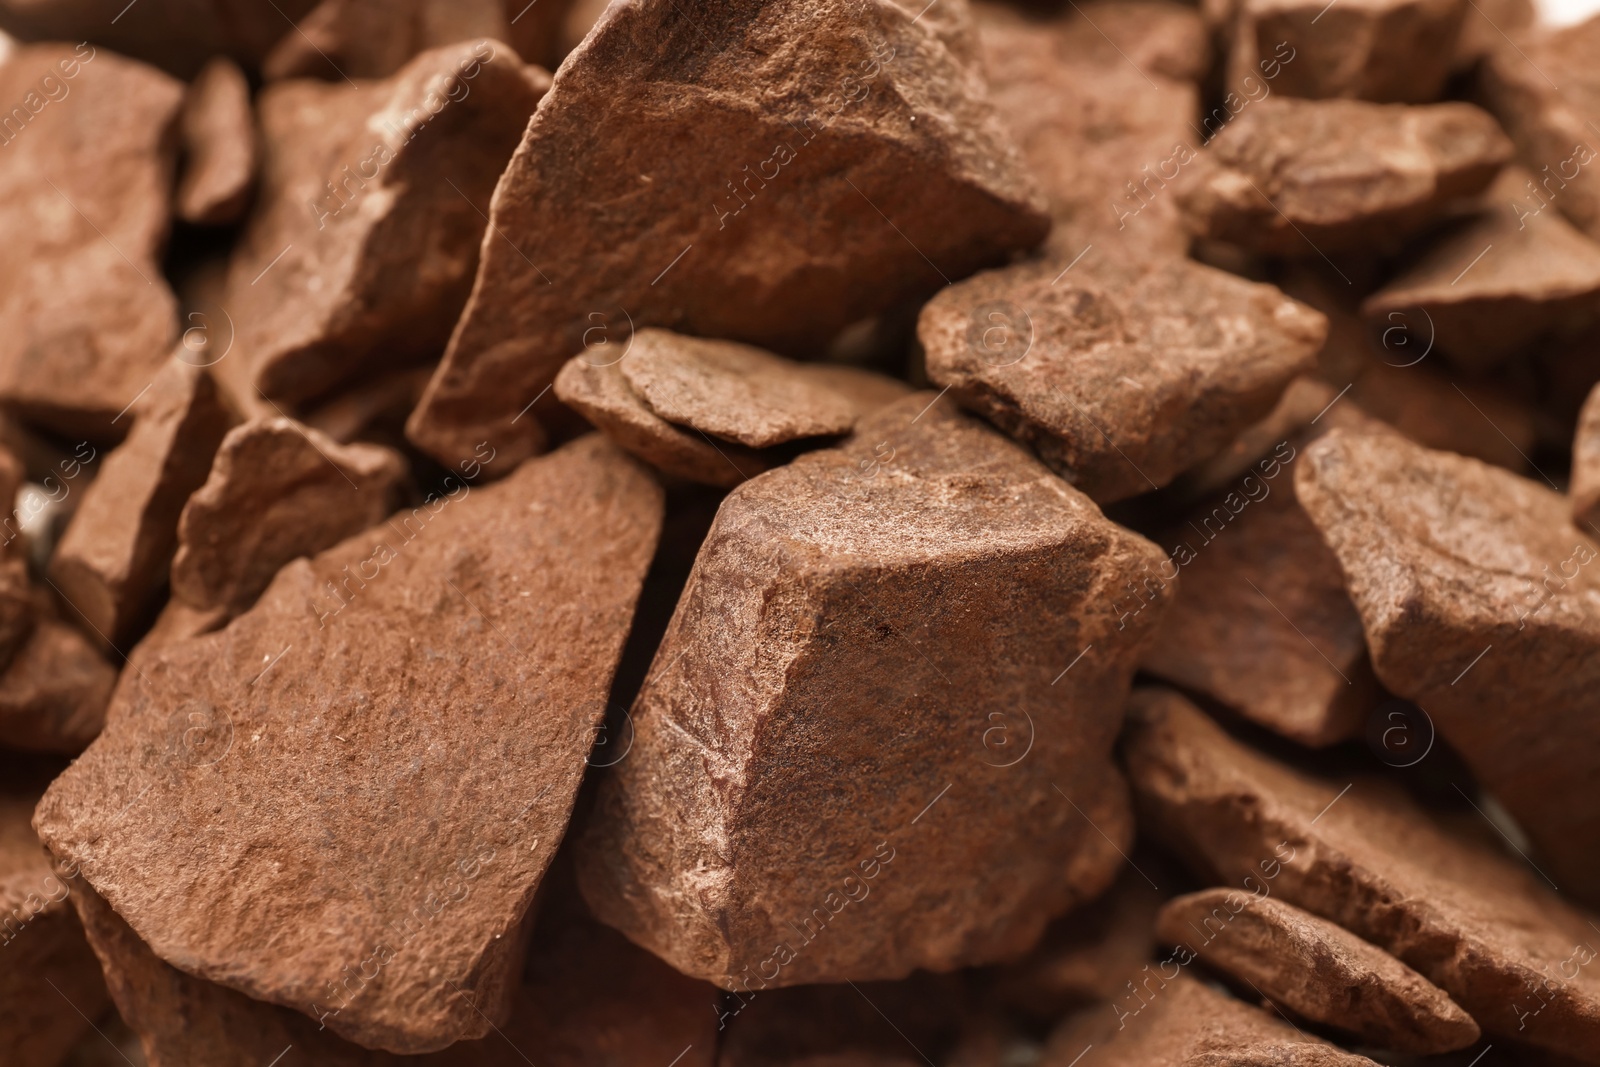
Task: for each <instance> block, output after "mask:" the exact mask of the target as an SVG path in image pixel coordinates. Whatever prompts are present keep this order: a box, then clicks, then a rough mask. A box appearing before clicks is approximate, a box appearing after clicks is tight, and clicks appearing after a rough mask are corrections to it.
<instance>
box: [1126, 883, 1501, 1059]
mask: <svg viewBox="0 0 1600 1067" xmlns="http://www.w3.org/2000/svg"><path fill="white" fill-rule="evenodd" d="M1156 932H1157V933H1158V934H1159V935H1160V936H1161V939H1162V940H1163V941H1164V942H1166V943H1167V944H1168V945H1176V946H1179V947H1181V948H1185V949H1187V950H1188V954H1189V955H1192V956H1196V957H1198V958H1199V960H1200V962H1202V963H1204V964H1205V965H1206V966H1208V967H1211V968H1213V969H1215V970H1218V971H1221V972H1223V973H1224V974H1227V975H1229V976H1231V977H1233V978H1235V979H1238V980H1239V981H1242V982H1245V983H1247V984H1248V985H1249V987H1250V988H1251V989H1252V990H1254V991H1256V992H1258V993H1260V994H1261V995H1262V996H1264V997H1266V998H1268V999H1269V1000H1271V1001H1272V1002H1273V1003H1275V1004H1277V1005H1279V1006H1280V1007H1283V1008H1287V1009H1288V1010H1289V1011H1292V1012H1294V1013H1295V1014H1296V1015H1297V1016H1299V1017H1300V1018H1304V1019H1310V1020H1311V1021H1312V1022H1315V1023H1321V1024H1323V1025H1324V1026H1331V1027H1333V1028H1335V1029H1337V1030H1342V1031H1344V1032H1346V1033H1349V1034H1354V1035H1355V1036H1356V1037H1358V1038H1359V1039H1360V1040H1361V1041H1362V1043H1364V1044H1367V1045H1372V1046H1375V1047H1377V1048H1385V1049H1394V1050H1396V1051H1398V1052H1413V1053H1417V1054H1419V1055H1433V1054H1437V1053H1441V1052H1450V1051H1452V1050H1454V1049H1459V1048H1466V1047H1467V1046H1468V1045H1470V1044H1472V1043H1473V1042H1474V1041H1476V1040H1478V1024H1477V1023H1475V1022H1473V1021H1472V1017H1471V1016H1469V1015H1468V1014H1467V1013H1466V1012H1464V1011H1462V1010H1461V1008H1460V1006H1458V1005H1457V1004H1456V1002H1455V1001H1453V1000H1451V999H1450V997H1449V994H1447V993H1445V992H1444V991H1443V990H1442V989H1440V988H1439V987H1438V986H1436V985H1434V984H1433V983H1432V982H1430V981H1428V980H1427V979H1426V978H1424V977H1422V976H1421V975H1420V974H1418V973H1417V972H1416V971H1413V970H1412V969H1411V968H1410V967H1407V966H1406V965H1405V964H1403V963H1401V962H1400V961H1399V960H1397V959H1395V958H1394V957H1393V956H1391V955H1389V954H1388V953H1387V952H1385V951H1383V949H1381V948H1378V947H1377V946H1376V945H1371V944H1368V943H1367V942H1365V941H1363V940H1361V939H1360V938H1359V937H1357V936H1356V935H1354V934H1352V933H1351V932H1350V931H1348V930H1346V929H1344V928H1343V927H1342V926H1336V925H1334V924H1333V923H1331V922H1328V921H1327V920H1326V919H1319V918H1317V917H1316V916H1315V915H1312V914H1311V913H1309V912H1306V911H1302V910H1301V909H1299V908H1297V907H1295V906H1294V905H1293V904H1286V903H1284V902H1283V901H1281V900H1273V899H1272V898H1271V897H1269V896H1266V895H1265V894H1264V893H1248V892H1245V891H1243V890H1239V889H1220V888H1219V889H1206V890H1202V891H1201V892H1198V893H1190V894H1188V895H1187V896H1181V897H1178V898H1177V899H1175V900H1172V901H1169V902H1168V903H1167V905H1166V906H1165V907H1163V908H1162V909H1161V915H1160V918H1159V919H1158V920H1157V925H1156Z"/></svg>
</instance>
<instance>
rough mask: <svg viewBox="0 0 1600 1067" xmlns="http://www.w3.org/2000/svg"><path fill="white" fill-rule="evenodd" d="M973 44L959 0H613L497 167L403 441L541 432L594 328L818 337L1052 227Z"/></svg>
mask: <svg viewBox="0 0 1600 1067" xmlns="http://www.w3.org/2000/svg"><path fill="white" fill-rule="evenodd" d="M972 51H973V49H972V39H971V29H970V16H969V15H968V13H967V10H966V7H965V5H964V4H962V3H960V2H958V0H951V2H946V3H943V4H940V5H938V6H936V7H934V8H932V9H931V10H929V11H927V12H925V13H924V15H923V17H922V18H920V19H918V18H917V17H916V15H915V13H914V12H910V11H908V10H906V9H905V8H902V7H900V6H898V5H897V4H894V3H891V2H889V0H822V2H811V0H804V2H802V0H781V2H758V0H716V2H714V3H710V4H707V5H703V6H702V7H701V8H700V9H699V10H697V12H696V14H695V16H694V17H693V18H690V17H688V16H686V15H685V14H683V13H682V12H681V10H680V8H679V7H678V6H677V5H676V4H674V3H673V2H671V0H632V2H628V3H619V4H613V5H612V6H611V7H609V8H608V9H607V10H606V12H605V14H604V15H603V16H602V17H601V20H600V23H599V24H598V25H597V26H596V27H595V30H594V32H593V33H591V34H590V35H589V37H587V38H586V39H585V40H584V42H583V44H582V45H580V46H579V47H578V49H577V50H576V51H574V52H573V53H572V55H570V56H569V57H568V58H567V59H566V61H565V62H564V63H563V64H562V67H561V71H560V77H559V78H558V79H557V80H556V83H555V84H554V85H553V86H552V88H551V95H550V98H549V100H547V101H546V102H545V103H544V104H543V105H542V106H541V107H540V108H539V112H538V114H537V115H536V116H535V117H534V120H533V122H532V123H530V124H529V126H528V130H527V134H526V136H525V137H524V138H523V142H522V145H521V146H520V147H519V148H518V149H517V152H516V155H515V157H514V158H513V159H512V161H511V165H510V167H509V168H508V169H507V170H506V173H505V174H504V176H503V177H502V178H501V181H500V185H499V187H498V188H497V190H496V192H495V197H494V203H493V206H492V208H491V209H490V219H491V236H489V237H488V238H486V240H485V242H484V246H483V259H482V263H481V264H480V266H479V270H478V277H477V280H476V282H475V283H474V285H473V292H472V297H471V299H470V300H469V301H468V304H467V308H466V311H465V312H464V313H463V316H462V319H461V321H460V323H459V324H458V325H457V328H456V331H455V333H454V335H453V336H452V337H451V340H450V346H449V348H448V349H447V351H446V353H445V357H444V362H443V363H442V364H441V365H440V367H439V370H438V373H437V374H436V375H435V377H434V379H433V381H432V382H431V383H430V384H429V387H428V391H427V393H426V394H425V395H424V397H423V400H422V404H421V405H420V406H419V407H418V408H417V410H416V412H415V413H414V414H413V415H412V418H411V421H410V423H409V428H408V433H409V435H410V437H411V439H412V440H413V441H414V442H416V443H417V444H418V446H419V447H421V448H423V449H424V450H425V451H427V452H429V453H431V454H433V455H434V456H436V457H438V458H440V459H442V460H447V461H448V460H451V459H453V457H455V456H456V455H458V454H463V453H464V451H470V448H471V446H472V443H474V442H476V441H479V440H483V439H485V438H487V439H489V440H490V441H491V442H493V443H494V445H495V447H497V448H499V449H501V450H502V451H503V452H504V453H505V454H506V455H507V456H509V457H512V458H520V457H521V456H524V455H527V454H528V453H530V452H532V451H536V450H537V449H539V448H541V447H542V446H543V443H544V437H545V431H544V430H543V429H542V428H541V425H540V416H539V413H538V412H537V411H532V412H528V413H527V414H524V412H525V411H526V409H527V408H528V406H529V405H530V404H533V403H535V402H536V400H537V399H538V397H539V395H540V393H541V391H542V390H543V389H544V388H545V387H546V386H548V385H549V383H550V382H551V381H552V380H553V379H554V378H555V376H556V373H557V371H559V370H560V368H561V366H562V364H563V363H564V362H566V360H567V359H568V358H569V357H571V356H573V355H575V354H577V353H578V352H579V351H581V350H582V349H583V348H584V347H585V345H586V344H590V343H593V333H592V331H594V330H595V329H597V328H599V329H601V330H602V331H603V330H606V329H609V330H612V331H615V332H616V333H618V334H620V333H622V332H624V331H627V330H631V329H635V328H641V327H645V326H665V327H669V328H671V329H675V330H679V331H681V332H684V333H690V334H695V335H700V336H711V337H724V338H729V339H733V340H739V341H745V342H749V343H753V344H758V345H761V346H762V347H766V348H771V349H774V350H776V351H780V352H794V351H797V350H806V349H813V348H815V347H816V346H818V345H820V344H823V343H825V342H826V341H827V340H829V339H830V338H831V337H832V336H833V335H834V334H836V333H838V331H839V330H840V329H842V328H843V327H845V326H846V325H849V324H850V323H852V322H855V321H858V320H860V319H862V318H864V317H866V316H868V315H870V314H873V313H875V312H877V311H880V310H882V309H884V308H886V307H890V306H892V305H893V304H895V303H896V302H897V301H900V300H903V299H905V298H908V297H911V296H914V295H917V294H920V293H926V292H930V291H932V290H933V289H934V288H936V287H937V286H938V285H939V284H941V283H942V282H944V281H946V280H947V279H949V278H953V277H961V276H962V275H965V274H968V273H971V272H972V271H973V270H975V269H977V268H978V267H981V266H984V265H986V264H989V263H992V262H995V261H997V260H998V259H1000V258H1002V257H1003V256H1004V255H1005V254H1006V253H1008V252H1010V251H1012V250H1015V249H1020V248H1027V247H1031V246H1033V245H1036V244H1038V243H1039V242H1040V241H1041V240H1042V239H1043V238H1044V235H1045V232H1046V230H1047V228H1048V219H1047V218H1046V216H1045V215H1044V214H1043V211H1042V205H1040V204H1039V203H1038V202H1037V193H1036V192H1035V191H1034V189H1033V186H1032V184H1031V182H1030V181H1029V180H1028V179H1027V178H1026V176H1025V175H1024V173H1023V171H1022V168H1021V166H1020V161H1019V160H1018V158H1017V153H1016V150H1015V149H1014V148H1013V147H1012V146H1011V145H1010V143H1009V142H1008V140H1007V139H1006V137H1005V134H1004V132H1003V130H1002V129H1001V127H1000V124H999V122H998V120H997V119H996V117H995V115H994V112H993V111H992V110H991V108H990V107H989V105H988V103H987V102H986V100H985V99H984V93H983V82H982V75H981V72H980V71H979V69H978V66H977V60H976V57H975V56H974V55H972V54H971V53H972ZM623 119H625V120H626V123H625V125H618V122H619V121H620V120H623ZM600 129H604V130H605V136H604V137H601V136H598V135H597V133H596V131H597V130H600ZM668 144H670V146H671V147H670V150H668V149H666V148H665V146H666V145H668ZM575 145H582V146H584V147H583V148H582V149H581V150H578V151H574V146H575ZM647 145H660V146H662V150H661V151H655V150H651V149H647V148H642V147H641V146H647ZM599 205H605V209H604V210H600V208H599ZM574 249H584V250H587V251H586V253H585V254H583V255H574V254H573V250H574ZM586 335H588V336H586Z"/></svg>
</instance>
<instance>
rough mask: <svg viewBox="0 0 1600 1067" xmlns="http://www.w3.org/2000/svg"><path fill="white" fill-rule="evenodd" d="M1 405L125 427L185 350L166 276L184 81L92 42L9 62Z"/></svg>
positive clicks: (116, 429)
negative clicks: (176, 351) (179, 348)
mask: <svg viewBox="0 0 1600 1067" xmlns="http://www.w3.org/2000/svg"><path fill="white" fill-rule="evenodd" d="M0 100H3V101H4V102H5V104H4V106H5V107H7V108H10V110H9V111H7V112H5V113H4V115H0V119H3V121H0V151H4V153H5V165H4V166H0V205H3V207H0V246H3V247H4V248H5V250H6V254H5V256H4V257H0V322H3V323H5V328H4V329H3V330H0V401H3V402H4V403H5V404H6V405H7V406H9V407H12V408H14V409H17V410H18V411H20V412H22V413H24V414H26V415H27V416H28V417H29V418H31V419H34V420H36V421H39V422H43V423H45V424H47V425H49V426H51V427H52V428H54V429H57V430H59V431H60V432H62V433H63V434H71V435H73V436H75V437H89V438H92V439H93V440H95V441H109V440H116V439H117V438H119V437H121V436H122V433H123V432H124V431H125V429H126V427H127V424H126V423H125V422H124V423H122V424H120V425H118V424H117V422H116V421H115V420H116V419H117V417H118V416H119V415H121V414H122V413H123V412H124V411H126V410H127V407H128V405H129V404H131V403H133V401H134V400H135V399H136V398H137V397H138V395H139V393H140V391H141V390H143V389H144V388H145V386H147V385H149V384H150V379H151V378H153V377H154V376H155V373H156V371H157V370H158V369H159V368H160V367H161V364H162V362H163V361H164V360H165V359H166V358H167V356H168V355H169V354H170V352H171V350H172V341H173V337H174V336H175V335H176V333H177V325H178V320H177V307H176V304H175V303H174V300H173V296H172V291H171V290H170V289H168V288H167V282H166V279H165V278H163V277H162V275H161V250H162V246H163V244H164V243H165V241H166V237H167V227H168V224H169V221H170V212H171V206H170V204H171V184H172V172H173V165H174V160H175V157H176V154H177V140H176V136H175V124H176V121H177V117H178V109H179V107H180V106H181V104H182V102H183V87H182V86H181V85H180V84H179V83H178V82H176V81H174V80H173V79H171V78H169V77H167V76H166V75H165V74H162V73H161V72H160V71H158V70H154V69H152V68H150V67H146V66H145V65H144V64H142V63H135V62H133V61H132V60H128V59H123V58H122V57H121V56H117V55H113V54H112V53H111V52H109V51H107V50H105V49H103V48H102V49H96V48H95V47H94V46H92V45H88V44H83V45H78V46H76V47H73V46H71V45H57V44H51V45H38V46H35V47H27V48H18V49H16V50H15V51H14V52H12V53H11V54H10V55H9V56H7V57H6V60H5V62H4V63H3V64H0Z"/></svg>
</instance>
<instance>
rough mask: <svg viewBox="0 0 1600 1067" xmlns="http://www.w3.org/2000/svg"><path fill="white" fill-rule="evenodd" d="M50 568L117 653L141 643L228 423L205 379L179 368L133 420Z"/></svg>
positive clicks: (165, 371)
mask: <svg viewBox="0 0 1600 1067" xmlns="http://www.w3.org/2000/svg"><path fill="white" fill-rule="evenodd" d="M129 414H130V415H131V416H132V417H133V429H132V431H130V432H129V434H128V439H127V440H126V441H125V442H123V444H122V445H121V446H119V447H118V448H116V449H114V450H113V451H112V452H111V453H109V454H108V455H107V456H106V459H105V464H104V466H103V468H102V469H101V471H100V473H99V475H98V476H97V477H96V478H95V480H94V481H93V482H92V483H91V484H90V485H89V487H88V488H86V489H85V490H84V491H83V502H82V504H80V505H79V507H78V510H77V512H76V513H75V514H74V515H73V516H72V521H71V522H70V523H69V524H68V525H67V531H66V533H65V534H64V535H62V538H61V544H60V545H59V546H57V548H56V553H55V556H54V557H53V558H52V559H51V561H50V572H49V573H50V581H51V583H52V584H53V585H54V587H55V589H56V591H57V592H58V593H59V594H60V596H61V598H62V600H64V601H65V602H66V604H67V605H68V606H69V607H70V608H71V609H72V610H73V611H74V612H75V613H76V615H77V617H78V618H79V619H81V620H82V622H83V623H84V625H85V626H86V627H87V628H88V631H89V632H90V633H91V634H93V635H94V636H97V637H98V638H99V639H100V641H101V642H102V643H103V644H104V645H105V646H108V647H120V646H121V645H123V644H124V643H125V642H127V641H128V639H129V638H131V637H133V636H134V634H135V631H136V629H137V627H138V626H139V624H140V623H142V622H145V621H146V619H145V615H146V613H147V611H148V610H149V609H150V607H151V606H152V599H153V597H154V596H155V594H156V593H157V592H158V591H159V590H160V587H161V584H162V581H163V579H164V578H165V577H166V571H167V563H168V562H169V561H170V560H171V559H172V553H173V550H174V549H175V548H176V547H177V537H178V516H179V515H180V513H181V512H182V510H183V505H184V502H185V501H186V500H188V499H189V494H190V493H192V492H194V491H195V490H196V489H198V488H199V487H200V486H201V485H202V484H203V483H204V482H205V480H206V472H207V471H209V470H210V469H211V457H212V455H213V454H214V453H215V452H216V450H217V446H218V445H219V444H221V442H222V438H223V435H224V434H226V433H227V432H228V423H229V416H228V413H227V412H226V411H225V410H224V409H223V407H222V404H221V402H220V401H219V399H218V397H217V389H216V386H215V385H213V384H212V382H211V378H210V376H209V375H208V374H207V373H206V372H205V371H204V370H202V369H200V368H198V367H194V366H190V365H189V364H187V363H184V362H182V361H181V360H179V359H176V358H174V359H171V360H169V361H168V362H167V365H166V366H165V367H163V368H162V369H161V371H160V373H159V374H157V375H156V378H155V380H154V381H153V382H151V383H150V385H149V391H148V392H146V393H145V394H144V395H143V396H141V397H140V398H139V400H138V402H137V403H136V404H134V406H133V409H132V410H131V411H130V412H129Z"/></svg>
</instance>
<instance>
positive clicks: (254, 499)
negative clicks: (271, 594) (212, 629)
mask: <svg viewBox="0 0 1600 1067" xmlns="http://www.w3.org/2000/svg"><path fill="white" fill-rule="evenodd" d="M405 469H406V468H405V460H404V459H402V458H401V457H400V456H398V455H396V454H395V453H394V452H391V451H390V450H389V449H387V448H381V447H379V446H377V445H361V444H355V445H341V444H339V443H338V442H336V441H333V440H331V439H329V438H327V437H325V436H323V435H322V434H321V433H319V432H318V431H316V430H313V429H310V428H309V427H305V426H301V425H300V424H299V423H297V422H295V421H294V420H293V419H285V418H275V419H267V420H265V421H260V422H250V423H246V424H245V425H243V426H237V427H235V428H234V429H233V430H231V431H230V432H229V433H228V436H227V437H225V438H224V439H223V441H222V446H221V447H220V448H218V449H217V455H216V460H215V462H214V463H213V465H212V467H211V474H210V476H209V477H208V478H207V479H206V482H205V484H204V485H203V486H201V487H200V488H199V489H198V490H196V491H195V494H194V495H193V496H191V497H190V498H189V502H188V503H187V504H186V505H185V506H184V509H183V515H182V517H181V518H180V519H179V521H178V551H177V555H176V556H174V557H173V561H172V595H173V596H174V597H175V598H177V599H179V600H182V601H183V602H184V603H185V604H187V605H189V606H190V607H194V608H199V609H202V610H204V609H212V608H220V609H223V610H224V611H225V613H226V614H227V615H229V616H232V615H237V614H238V613H239V612H241V611H244V610H245V609H246V608H248V607H249V606H250V605H251V604H252V603H254V602H255V599H256V597H257V596H259V595H260V594H261V591H262V590H263V589H265V588H266V587H267V584H268V583H269V582H271V581H272V576H273V575H274V574H276V573H278V568H280V567H282V566H283V565H284V564H285V563H288V562H289V561H290V560H292V559H295V558H296V557H298V556H309V555H313V554H315V553H317V552H320V551H322V550H323V549H325V548H331V547H332V546H333V545H336V544H338V543H339V542H340V541H343V540H344V539H345V538H346V537H349V536H351V535H353V534H356V533H359V532H361V531H362V530H365V529H366V528H367V527H369V526H372V525H374V524H375V523H377V522H379V521H381V520H382V519H383V517H384V516H385V515H387V514H388V513H389V507H390V505H391V504H392V503H393V498H394V495H395V487H396V485H397V483H398V482H399V481H400V479H401V478H402V477H404V475H405Z"/></svg>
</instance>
